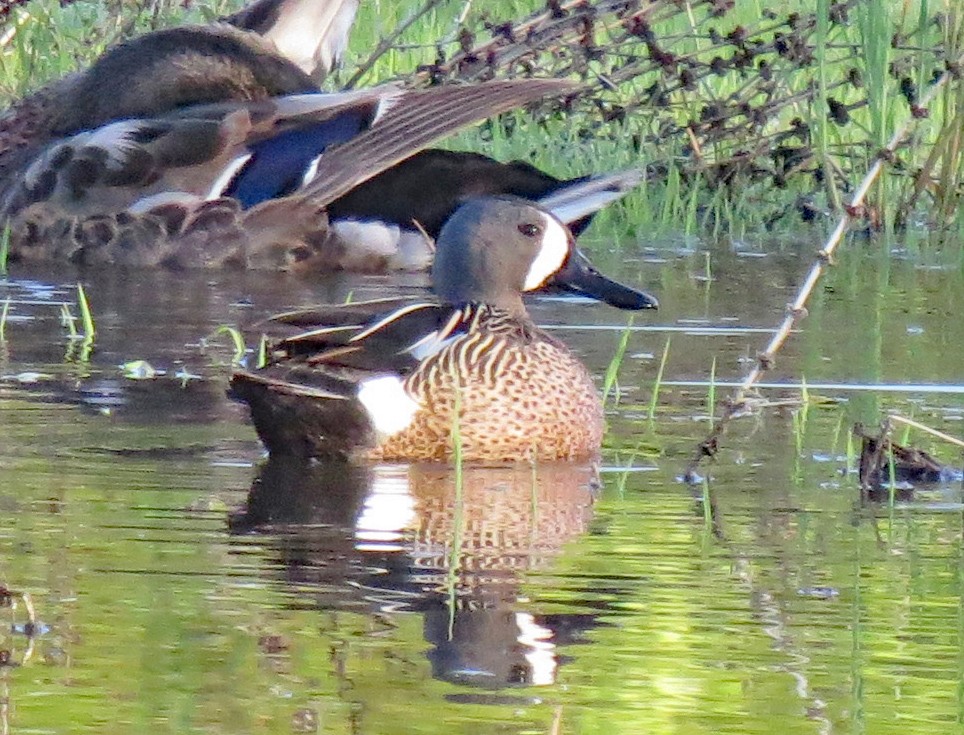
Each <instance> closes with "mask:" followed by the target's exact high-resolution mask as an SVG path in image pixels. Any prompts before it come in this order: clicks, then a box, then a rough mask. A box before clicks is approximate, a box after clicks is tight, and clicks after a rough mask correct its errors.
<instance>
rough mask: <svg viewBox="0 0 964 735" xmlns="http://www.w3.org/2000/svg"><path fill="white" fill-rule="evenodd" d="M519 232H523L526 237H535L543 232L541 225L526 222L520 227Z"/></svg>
mask: <svg viewBox="0 0 964 735" xmlns="http://www.w3.org/2000/svg"><path fill="white" fill-rule="evenodd" d="M519 232H521V233H522V234H523V235H525V236H526V237H535V236H536V235H538V234H539V233H540V232H541V229H540V228H539V225H534V224H531V223H529V222H524V223H523V224H521V225H519Z"/></svg>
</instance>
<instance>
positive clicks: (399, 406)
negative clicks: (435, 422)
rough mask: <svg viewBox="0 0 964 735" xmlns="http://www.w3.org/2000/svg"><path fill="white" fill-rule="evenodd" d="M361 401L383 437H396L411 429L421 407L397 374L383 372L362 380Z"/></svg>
mask: <svg viewBox="0 0 964 735" xmlns="http://www.w3.org/2000/svg"><path fill="white" fill-rule="evenodd" d="M358 400H359V401H360V402H361V404H362V406H364V408H365V411H366V412H367V413H368V418H369V419H370V420H371V422H372V426H373V427H375V431H376V432H377V433H378V434H379V435H380V436H392V435H393V434H397V433H398V432H400V431H403V430H404V429H406V428H408V427H409V426H410V425H411V423H412V419H413V418H415V412H416V411H418V409H419V405H418V403H417V402H416V401H415V400H414V399H413V398H412V397H411V396H410V395H409V394H408V393H406V392H405V387H404V386H403V385H402V379H401V378H399V377H398V376H397V375H379V376H377V377H374V378H367V379H366V380H363V381H361V382H360V383H359V384H358Z"/></svg>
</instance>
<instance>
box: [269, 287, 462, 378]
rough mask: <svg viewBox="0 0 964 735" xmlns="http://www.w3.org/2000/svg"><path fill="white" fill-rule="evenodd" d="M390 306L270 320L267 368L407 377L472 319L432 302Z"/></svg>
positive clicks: (381, 303)
mask: <svg viewBox="0 0 964 735" xmlns="http://www.w3.org/2000/svg"><path fill="white" fill-rule="evenodd" d="M386 303H387V302H386V301H384V300H380V301H374V302H360V303H358V304H350V305H347V306H331V307H317V308H314V309H310V310H305V311H298V312H289V313H286V314H281V315H278V316H277V317H274V318H272V319H271V320H269V322H268V323H266V324H265V327H266V330H265V333H266V335H267V336H268V339H269V341H270V342H271V360H270V363H269V369H273V368H274V367H275V366H278V367H281V368H282V369H283V370H287V369H290V368H292V367H294V366H299V367H298V369H301V368H302V367H304V368H307V369H309V370H312V369H314V370H320V371H326V370H328V369H329V368H333V367H337V368H346V369H350V370H358V371H362V372H363V373H365V374H371V373H399V374H405V373H407V372H409V371H410V370H412V369H414V368H415V367H416V366H417V365H418V364H419V362H421V360H423V359H425V358H426V357H427V356H429V355H431V354H434V352H437V351H438V350H439V349H441V347H442V346H444V345H445V344H446V343H447V341H448V340H450V339H452V338H453V337H455V336H457V335H458V334H460V333H462V332H464V330H465V329H466V328H467V327H468V323H469V319H470V317H469V316H468V313H467V311H466V310H464V309H456V308H454V307H451V306H442V305H440V304H438V303H434V302H412V301H409V302H406V303H401V302H400V303H398V304H396V305H395V308H391V309H388V310H386V308H385V306H386ZM272 337H274V340H273V341H272Z"/></svg>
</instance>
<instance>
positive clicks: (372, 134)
mask: <svg viewBox="0 0 964 735" xmlns="http://www.w3.org/2000/svg"><path fill="white" fill-rule="evenodd" d="M356 7H357V0H260V2H258V3H256V4H254V5H252V6H250V7H249V8H247V9H246V10H244V11H242V12H241V13H239V14H237V15H235V16H232V17H231V18H228V19H226V21H227V22H225V23H218V24H212V25H210V26H194V27H182V28H175V29H169V30H163V31H157V32H154V33H150V34H147V35H145V36H142V37H140V38H137V39H134V40H133V41H130V42H128V43H125V44H122V45H120V46H117V47H115V48H113V49H111V50H109V51H108V52H107V53H105V54H104V55H103V56H102V57H101V58H100V59H99V60H98V61H96V62H95V63H94V64H93V65H92V66H91V67H90V68H89V69H88V70H86V71H84V72H81V73H77V74H75V75H72V76H70V77H67V78H65V79H63V80H60V81H59V82H55V83H53V84H51V85H49V86H48V87H46V88H44V89H41V90H40V91H38V92H36V93H34V94H32V95H30V96H28V97H26V98H25V99H23V100H21V101H20V102H18V103H17V104H15V105H14V106H13V107H12V108H11V109H10V110H8V111H7V113H5V114H4V115H3V116H2V117H0V221H2V222H5V223H9V224H10V226H11V235H12V237H11V243H10V255H11V257H12V258H13V259H14V260H16V259H22V260H70V261H73V262H78V263H121V264H127V265H156V264H166V265H172V266H182V267H204V266H221V265H227V264H230V265H236V266H243V267H261V268H301V269H305V270H315V269H322V270H330V269H338V268H352V269H368V270H378V269H383V268H420V267H425V266H426V265H427V264H428V260H430V252H431V251H430V249H429V248H427V247H426V245H425V240H424V238H423V236H422V235H421V234H416V232H417V230H416V229H415V227H414V226H413V222H418V223H419V225H420V226H421V227H422V228H423V229H424V230H425V231H426V233H427V234H428V235H429V236H430V237H434V236H435V235H437V233H438V229H439V228H440V226H441V223H442V222H443V221H444V219H445V218H446V217H447V216H448V215H449V214H450V213H451V212H452V211H453V210H454V209H455V207H456V206H457V205H458V202H459V201H460V200H461V199H462V198H464V197H465V196H467V195H481V194H490V193H511V194H517V195H522V196H527V197H533V198H536V199H542V198H544V197H551V198H552V200H553V202H555V200H559V199H561V200H562V204H561V205H559V206H558V208H557V204H556V203H548V202H547V205H548V206H550V207H551V208H553V209H554V211H557V213H558V214H560V216H562V217H564V218H565V219H567V221H568V220H573V221H575V222H576V227H577V228H579V227H581V226H584V224H585V222H587V221H588V219H587V218H588V216H590V214H591V212H592V211H594V210H595V209H598V208H599V207H601V206H603V205H604V204H605V203H606V202H608V201H611V200H612V199H614V198H616V197H618V196H621V195H622V193H624V192H625V191H626V190H627V189H628V188H630V187H631V186H633V185H634V184H635V182H636V180H637V179H638V175H637V174H636V173H634V172H629V173H627V174H620V175H616V176H613V177H604V178H602V179H599V180H596V179H593V180H588V181H586V180H574V181H571V182H566V181H559V180H557V179H554V178H552V177H550V176H548V175H545V174H543V173H542V172H540V171H538V169H534V168H532V167H530V166H526V165H525V164H518V163H516V164H499V163H497V162H495V161H492V160H491V159H487V158H485V157H482V156H478V155H475V154H459V153H448V152H443V151H427V152H425V153H422V154H420V155H417V156H416V157H415V158H414V159H410V160H408V161H405V159H406V158H408V157H410V156H412V155H413V154H416V153H417V152H418V151H419V150H420V149H421V148H424V147H425V146H426V145H428V144H430V143H431V142H433V141H434V140H437V139H438V138H440V137H442V136H444V135H447V134H449V133H450V132H452V131H454V130H456V129H458V128H460V127H463V126H465V125H467V124H471V123H473V122H476V121H479V120H481V119H484V118H486V117H489V116H491V115H493V114H497V113H499V112H501V111H504V110H506V109H510V108H512V107H515V106H518V105H520V104H524V103H525V102H527V101H529V100H532V99H535V98H538V97H540V96H545V95H546V94H560V93H564V92H565V91H566V89H568V86H567V84H566V83H564V82H557V81H550V80H529V81H518V82H498V83H489V84H487V85H481V86H472V87H459V88H443V89H431V90H426V91H423V92H405V91H402V90H399V89H395V88H385V87H383V88H375V89H370V90H366V91H362V92H354V93H348V94H345V95H343V96H340V97H331V96H327V95H322V94H320V93H319V91H318V86H317V79H319V78H320V77H322V76H323V75H324V73H325V72H326V71H327V70H328V68H329V67H330V65H331V63H332V61H333V59H334V58H335V57H336V56H337V55H338V53H339V51H340V49H341V48H343V47H344V43H345V38H346V36H347V31H348V28H349V27H350V25H351V21H352V19H353V18H354V12H355V9H356ZM119 80H121V81H119ZM322 153H324V155H320V154H322ZM402 161H405V163H404V164H402V165H398V166H396V164H399V162H402ZM393 166H395V168H393ZM386 169H388V172H387V173H386V174H385V175H384V176H378V174H379V173H380V172H382V171H385V170H386ZM373 177H375V178H373ZM369 180H371V181H369ZM329 216H330V217H331V219H332V220H333V221H334V223H335V226H334V227H331V226H329V222H328V218H329Z"/></svg>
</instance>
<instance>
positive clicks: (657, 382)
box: [647, 335, 672, 423]
mask: <svg viewBox="0 0 964 735" xmlns="http://www.w3.org/2000/svg"><path fill="white" fill-rule="evenodd" d="M671 341H672V335H670V336H668V337H666V342H664V343H663V354H662V356H661V357H660V358H659V368H658V369H657V370H656V378H655V379H654V380H653V391H652V393H651V394H650V396H649V410H648V411H647V415H648V418H649V420H650V423H652V422H653V421H654V420H655V419H656V406H658V405H659V391H660V388H661V387H662V385H663V374H664V373H665V371H666V362H667V360H669V345H670V342H671Z"/></svg>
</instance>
